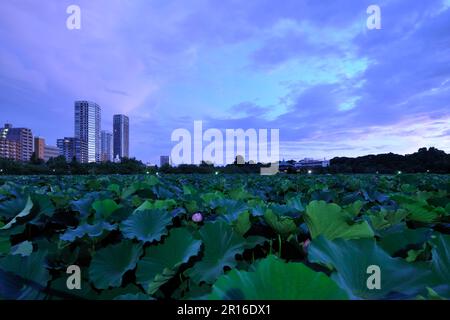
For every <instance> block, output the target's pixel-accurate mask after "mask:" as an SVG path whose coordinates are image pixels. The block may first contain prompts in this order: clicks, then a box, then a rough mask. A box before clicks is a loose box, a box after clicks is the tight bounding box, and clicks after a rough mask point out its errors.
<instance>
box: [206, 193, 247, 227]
mask: <svg viewBox="0 0 450 320" xmlns="http://www.w3.org/2000/svg"><path fill="white" fill-rule="evenodd" d="M211 206H212V208H215V211H216V212H217V213H218V214H219V219H221V220H224V221H226V222H227V223H233V222H234V221H236V220H237V219H238V217H239V215H240V214H242V213H243V212H245V211H247V210H248V206H247V204H246V203H245V202H244V201H241V200H234V199H225V198H224V199H220V200H217V201H213V202H212V203H211Z"/></svg>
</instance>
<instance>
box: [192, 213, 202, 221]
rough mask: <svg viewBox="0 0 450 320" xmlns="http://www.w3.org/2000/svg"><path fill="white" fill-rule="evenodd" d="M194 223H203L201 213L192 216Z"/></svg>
mask: <svg viewBox="0 0 450 320" xmlns="http://www.w3.org/2000/svg"><path fill="white" fill-rule="evenodd" d="M192 221H194V222H202V221H203V215H202V214H201V213H200V212H197V213H194V214H193V215H192Z"/></svg>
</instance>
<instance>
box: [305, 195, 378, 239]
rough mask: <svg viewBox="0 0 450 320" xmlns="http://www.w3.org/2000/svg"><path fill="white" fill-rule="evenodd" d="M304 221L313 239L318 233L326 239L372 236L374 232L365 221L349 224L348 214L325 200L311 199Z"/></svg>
mask: <svg viewBox="0 0 450 320" xmlns="http://www.w3.org/2000/svg"><path fill="white" fill-rule="evenodd" d="M305 221H306V224H307V225H308V229H309V231H310V233H311V237H312V238H313V239H315V238H317V237H318V236H320V235H323V236H325V237H326V238H327V239H330V240H333V239H336V238H343V239H359V238H373V236H374V233H373V230H372V229H371V228H370V226H369V224H368V223H367V222H366V221H363V222H358V223H354V224H352V225H350V224H349V223H348V222H347V221H348V214H347V213H345V212H344V211H343V210H342V208H341V207H340V206H338V205H337V204H334V203H326V202H325V201H312V202H311V203H310V204H309V205H308V206H307V207H306V215H305Z"/></svg>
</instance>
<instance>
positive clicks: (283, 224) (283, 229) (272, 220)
mask: <svg viewBox="0 0 450 320" xmlns="http://www.w3.org/2000/svg"><path fill="white" fill-rule="evenodd" d="M264 219H265V221H266V222H267V224H268V225H269V226H270V227H271V228H272V229H273V230H275V232H276V233H278V234H280V235H282V236H283V237H288V236H289V235H291V234H294V233H296V232H297V225H296V224H295V222H294V220H293V219H292V218H290V217H279V216H277V215H276V214H275V213H273V212H272V210H270V209H268V210H266V212H265V213H264Z"/></svg>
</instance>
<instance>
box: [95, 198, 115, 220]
mask: <svg viewBox="0 0 450 320" xmlns="http://www.w3.org/2000/svg"><path fill="white" fill-rule="evenodd" d="M92 208H93V209H94V210H95V212H96V214H97V217H99V218H103V219H107V218H109V216H111V214H113V212H114V211H116V210H118V209H119V208H120V206H119V205H118V204H117V203H116V202H115V201H114V200H111V199H105V200H97V201H95V202H94V203H93V204H92Z"/></svg>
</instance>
